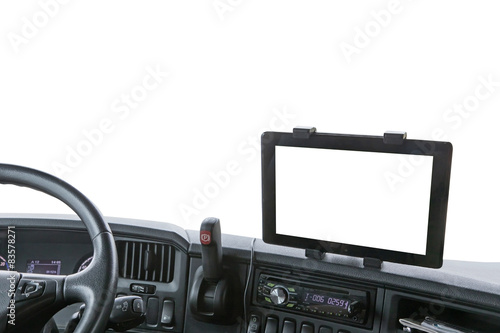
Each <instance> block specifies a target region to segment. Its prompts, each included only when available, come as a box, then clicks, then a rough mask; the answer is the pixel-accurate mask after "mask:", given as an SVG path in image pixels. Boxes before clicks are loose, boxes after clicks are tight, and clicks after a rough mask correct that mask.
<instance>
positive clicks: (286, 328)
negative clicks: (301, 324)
mask: <svg viewBox="0 0 500 333" xmlns="http://www.w3.org/2000/svg"><path fill="white" fill-rule="evenodd" d="M281 332H282V333H295V322H293V321H291V320H285V322H284V323H283V330H282V331H281Z"/></svg>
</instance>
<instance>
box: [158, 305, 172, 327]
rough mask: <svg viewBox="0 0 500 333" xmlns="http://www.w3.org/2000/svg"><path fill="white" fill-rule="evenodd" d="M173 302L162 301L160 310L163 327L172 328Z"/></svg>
mask: <svg viewBox="0 0 500 333" xmlns="http://www.w3.org/2000/svg"><path fill="white" fill-rule="evenodd" d="M174 308H175V306H174V301H171V300H165V301H163V308H162V310H161V323H162V325H165V326H172V322H173V321H174Z"/></svg>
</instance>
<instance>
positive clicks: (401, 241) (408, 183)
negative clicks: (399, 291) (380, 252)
mask: <svg viewBox="0 0 500 333" xmlns="http://www.w3.org/2000/svg"><path fill="white" fill-rule="evenodd" d="M432 161H433V158H432V156H416V155H404V154H389V153H374V152H359V151H344V150H330V149H316V148H298V147H283V146H276V232H277V233H278V234H281V235H290V236H297V237H304V238H311V239H317V240H322V241H330V242H337V243H343V244H351V245H359V246H368V247H374V248H383V249H386V250H393V251H400V252H407V253H414V254H422V255H423V254H425V252H426V243H427V226H428V218H429V217H428V215H429V200H430V189H431V176H432ZM381 244H382V245H383V247H381Z"/></svg>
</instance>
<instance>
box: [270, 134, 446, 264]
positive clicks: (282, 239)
mask: <svg viewBox="0 0 500 333" xmlns="http://www.w3.org/2000/svg"><path fill="white" fill-rule="evenodd" d="M261 146H262V152H261V154H262V156H261V157H262V227H263V228H262V231H263V240H264V242H266V243H269V244H276V245H283V246H290V247H296V248H302V249H314V250H319V251H321V252H329V253H336V254H343V255H348V256H354V257H361V258H376V259H380V260H381V261H390V262H396V263H401V264H408V265H415V266H423V267H430V268H440V267H441V266H442V264H443V250H444V240H445V229H446V212H447V207H448V192H449V184H450V174H451V157H452V152H453V147H452V145H451V143H449V142H441V141H425V140H409V139H405V140H404V141H403V143H402V144H387V143H384V140H383V137H381V136H365V135H346V134H329V133H315V134H314V135H312V136H310V137H309V138H308V139H304V138H295V137H294V136H293V134H292V133H282V132H265V133H263V134H262V137H261ZM276 146H288V147H305V148H323V149H336V150H351V151H362V152H382V153H393V154H409V155H425V156H432V157H433V165H432V180H431V193H430V200H429V220H428V229H427V245H426V253H425V255H420V254H414V253H405V252H399V251H392V250H386V249H377V248H372V247H364V246H358V245H352V244H342V243H335V242H328V241H323V240H317V239H310V238H302V237H296V236H290V235H282V234H277V233H276V164H275V163H276V161H275V151H276ZM311 163H313V162H311ZM297 195H307V193H297ZM401 237H409V235H401Z"/></svg>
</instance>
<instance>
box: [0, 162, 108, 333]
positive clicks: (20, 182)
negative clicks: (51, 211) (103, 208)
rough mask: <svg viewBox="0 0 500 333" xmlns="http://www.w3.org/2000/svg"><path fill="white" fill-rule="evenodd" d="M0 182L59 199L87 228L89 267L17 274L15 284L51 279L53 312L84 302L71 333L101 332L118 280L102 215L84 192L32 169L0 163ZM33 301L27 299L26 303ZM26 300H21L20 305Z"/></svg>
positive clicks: (0, 293) (2, 314)
mask: <svg viewBox="0 0 500 333" xmlns="http://www.w3.org/2000/svg"><path fill="white" fill-rule="evenodd" d="M0 184H6V185H8V184H10V185H17V186H23V187H28V188H31V189H34V190H38V191H41V192H43V193H45V194H48V195H50V196H52V197H54V198H57V199H59V200H61V201H62V202H64V203H65V204H66V205H67V206H69V207H70V208H71V209H72V210H73V211H74V212H75V213H76V214H77V215H78V216H79V217H80V219H81V220H82V222H83V223H84V225H85V227H86V228H87V231H88V233H89V235H90V238H91V240H92V245H93V248H94V259H93V260H92V263H91V264H90V265H89V267H87V269H85V270H84V271H82V272H79V273H75V274H71V275H67V276H61V277H60V278H59V277H58V278H56V277H54V276H45V275H41V274H39V275H35V274H31V275H30V274H24V273H20V274H19V275H20V276H19V281H18V284H19V286H20V285H21V282H20V281H22V279H23V276H24V277H25V280H26V279H27V280H29V279H42V280H43V279H44V278H47V281H48V280H50V281H51V282H53V281H55V284H56V287H55V288H56V289H55V290H56V293H57V295H56V296H57V297H55V300H54V303H57V304H52V305H51V307H52V308H53V311H54V313H55V312H57V311H58V310H59V309H60V308H63V307H64V306H66V305H68V304H72V303H75V302H80V301H81V302H84V303H85V304H86V309H85V312H84V314H83V316H82V318H81V321H80V323H79V324H78V326H77V328H76V330H75V333H88V332H96V333H98V332H103V331H104V330H105V328H106V324H107V321H108V318H109V315H110V313H111V310H112V305H113V302H114V299H115V294H116V286H117V282H118V257H117V252H116V246H115V242H114V238H113V234H112V232H111V229H110V228H109V225H108V224H107V223H106V222H105V221H104V219H103V218H102V216H101V214H100V212H99V210H98V209H97V208H96V207H95V206H94V204H93V203H92V202H91V201H90V200H89V199H88V198H87V197H85V195H83V194H82V193H81V192H80V191H78V190H77V189H76V188H74V187H73V186H71V185H70V184H68V183H66V182H65V181H63V180H61V179H59V178H57V177H54V176H52V175H50V174H48V173H45V172H42V171H38V170H35V169H31V168H26V167H22V166H18V165H11V164H0ZM11 274H12V273H11ZM4 275H5V274H4ZM2 278H3V277H2ZM16 289H17V287H16ZM0 295H1V297H2V298H4V297H5V294H4V291H3V290H0ZM16 297H17V295H16ZM35 301H36V300H30V302H35ZM27 303H28V302H27V301H25V302H24V303H23V305H24V304H27ZM2 311H4V309H0V316H2V317H3V316H4V312H2ZM51 312H52V311H51ZM5 315H6V313H5ZM17 320H20V318H18V319H17ZM0 323H1V321H0ZM16 326H17V325H16ZM2 328H4V327H1V326H0V331H3V330H2ZM8 328H9V330H8V331H9V332H10V331H12V332H17V328H16V327H15V326H11V327H8Z"/></svg>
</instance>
